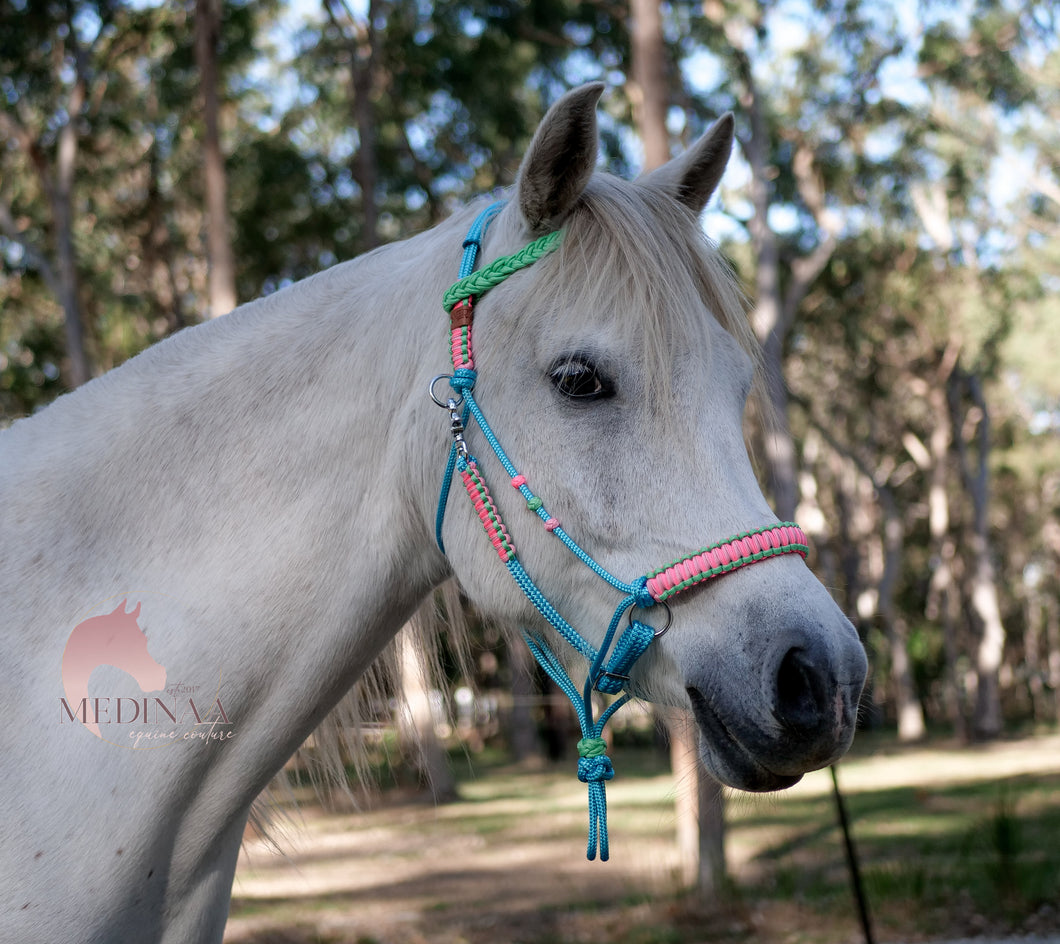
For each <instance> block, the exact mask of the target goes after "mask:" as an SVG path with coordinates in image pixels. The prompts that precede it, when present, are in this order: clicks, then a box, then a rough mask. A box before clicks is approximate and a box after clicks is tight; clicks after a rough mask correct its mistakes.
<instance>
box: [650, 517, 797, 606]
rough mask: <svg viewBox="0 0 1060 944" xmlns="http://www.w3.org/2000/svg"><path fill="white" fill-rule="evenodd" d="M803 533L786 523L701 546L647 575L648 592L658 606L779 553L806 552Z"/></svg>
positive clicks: (795, 525) (792, 524) (795, 526)
mask: <svg viewBox="0 0 1060 944" xmlns="http://www.w3.org/2000/svg"><path fill="white" fill-rule="evenodd" d="M809 551H810V547H809V542H808V540H807V538H806V532H805V531H803V530H802V528H800V527H799V526H798V525H797V524H795V523H793V522H790V521H785V522H781V523H780V524H778V525H772V526H770V527H767V528H759V529H758V530H757V531H747V532H745V533H744V534H738V535H736V537H733V538H729V539H728V540H726V541H721V542H719V543H718V544H712V545H711V546H710V547H704V548H701V549H700V550H698V551H697V552H696V553H695V554H689V555H688V556H687V557H682V558H681V559H680V560H677V561H674V562H673V563H672V564H668V565H667V566H666V567H662V568H660V569H659V570H656V571H654V572H652V573H650V574H648V583H647V588H648V592H649V593H650V594H651V595H652V596H653V597H654V598H655V599H656V600H657V601H659V602H660V603H661V602H662V601H663V600H665V599H667V598H668V597H672V596H674V595H675V594H678V593H680V592H681V591H682V590H687V589H688V588H689V587H693V586H695V585H696V584H698V583H702V582H703V581H705V580H710V579H712V578H713V577H720V576H721V575H722V574H727V573H729V572H730V571H733V570H736V569H737V568H739V567H746V566H747V565H749V564H755V563H757V562H758V561H761V560H766V559H767V558H770V557H777V556H779V555H781V554H799V555H800V556H802V557H806V555H807V554H808V553H809Z"/></svg>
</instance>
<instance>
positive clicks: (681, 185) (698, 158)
mask: <svg viewBox="0 0 1060 944" xmlns="http://www.w3.org/2000/svg"><path fill="white" fill-rule="evenodd" d="M734 127H735V121H734V120H733V117H732V112H727V113H726V114H724V115H722V116H721V117H720V118H719V119H718V120H717V121H715V122H714V124H713V125H712V126H711V128H710V130H709V131H708V132H707V133H706V134H704V135H703V137H701V138H700V139H699V140H698V141H697V142H696V143H695V144H693V145H692V147H690V148H689V149H688V150H687V151H685V153H684V154H682V155H681V156H680V157H675V158H674V159H673V160H672V161H670V162H668V163H666V164H663V166H662V167H660V168H659V169H658V170H654V171H651V172H650V173H648V174H645V175H644V176H643V177H641V178H639V179H638V181H637V183H639V184H642V185H643V186H645V187H654V188H655V189H657V190H662V191H664V192H665V193H668V194H669V195H670V196H672V197H674V198H675V199H677V200H678V201H680V202H681V203H683V204H684V205H685V206H686V207H688V208H689V209H690V210H691V211H692V212H693V213H695V214H696V215H697V216H698V215H699V214H700V213H702V212H703V208H704V207H705V206H706V205H707V202H708V201H709V200H710V198H711V196H712V195H713V193H714V191H715V190H716V189H717V186H718V183H719V181H720V180H721V175H722V174H723V173H724V172H725V165H726V164H728V163H729V155H730V154H731V153H732V141H733V129H734Z"/></svg>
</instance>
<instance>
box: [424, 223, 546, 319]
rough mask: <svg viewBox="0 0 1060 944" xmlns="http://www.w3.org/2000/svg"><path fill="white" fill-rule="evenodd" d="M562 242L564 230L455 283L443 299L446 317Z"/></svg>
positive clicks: (538, 240)
mask: <svg viewBox="0 0 1060 944" xmlns="http://www.w3.org/2000/svg"><path fill="white" fill-rule="evenodd" d="M562 241H563V230H560V229H558V230H555V231H554V232H551V233H548V234H546V235H544V236H542V237H541V238H540V239H535V240H534V241H533V242H532V243H530V244H529V245H527V246H524V247H523V248H522V249H520V250H519V251H518V252H514V253H512V254H511V255H510V256H501V257H500V258H499V259H494V260H493V262H491V263H490V264H489V265H488V266H486V268H484V269H480V270H479V271H478V272H473V273H471V275H467V276H464V277H463V278H462V279H460V280H459V281H457V282H454V283H453V284H452V285H451V286H450V287H449V289H448V291H446V293H445V294H444V295H443V296H442V307H443V308H444V309H445V311H446V314H448V313H449V312H450V311H452V309H453V305H455V304H456V303H457V302H459V301H463V300H464V299H465V298H471V297H472V296H474V297H476V298H477V297H478V296H480V295H483V294H485V293H486V292H488V291H489V290H490V289H491V288H493V287H494V286H496V285H500V284H501V282H503V281H504V280H505V279H506V278H508V276H509V275H511V274H512V273H513V272H518V271H519V270H520V269H525V268H526V267H527V266H528V265H533V264H534V263H535V262H537V260H538V259H540V258H542V257H543V256H547V255H548V254H549V253H550V252H554V251H555V250H556V249H558V248H559V244H560V243H561V242H562Z"/></svg>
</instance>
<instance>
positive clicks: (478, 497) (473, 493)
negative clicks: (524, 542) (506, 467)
mask: <svg viewBox="0 0 1060 944" xmlns="http://www.w3.org/2000/svg"><path fill="white" fill-rule="evenodd" d="M460 477H461V478H462V479H463V480H464V488H466V489H467V493H468V495H469V496H470V498H471V501H472V503H473V504H474V506H475V511H476V513H477V514H478V517H479V520H480V521H481V522H482V527H483V528H485V529H486V534H487V536H488V537H489V539H490V543H491V544H492V545H493V548H494V550H495V551H496V552H497V556H498V557H499V558H500V559H501V560H502V561H503V562H504V563H505V564H507V563H508V560H509V558H511V557H514V556H515V545H514V544H513V543H512V539H511V537H510V536H509V535H508V530H507V528H505V527H504V522H503V521H501V516H500V512H498V511H497V506H496V505H494V504H493V498H492V497H491V496H490V493H489V489H488V488H486V483H485V482H484V481H483V480H482V477H481V476H480V475H479V471H478V466H476V465H475V462H474V460H473V459H472V460H469V461H468V463H467V465H466V466H465V467H464V468H462V469H460Z"/></svg>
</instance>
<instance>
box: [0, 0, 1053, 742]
mask: <svg viewBox="0 0 1060 944" xmlns="http://www.w3.org/2000/svg"><path fill="white" fill-rule="evenodd" d="M1058 8H1060V4H1057V3H1055V2H1046V0H1043V2H1030V3H1027V2H1015V0H1002V2H998V0H966V2H960V3H954V2H950V0H940V2H935V0H871V2H869V0H781V2H776V3H764V2H759V0H703V2H702V3H686V2H679V0H673V2H670V3H660V2H658V0H631V2H630V3H629V4H625V3H622V2H620V0H593V2H585V3H573V2H566V0H543V2H534V3H519V2H512V0H493V2H486V0H481V2H480V0H475V2H466V3H457V2H453V3H434V4H431V3H427V2H417V0H369V2H367V3H366V2H364V0H361V2H359V3H352V4H351V3H350V2H348V0H322V2H319V3H317V2H309V0H300V2H281V0H260V2H254V3H250V2H232V0H186V2H162V3H156V2H148V0H139V2H135V3H123V2H119V0H105V2H82V0H0V425H2V424H7V423H9V422H11V421H13V420H14V419H16V418H18V417H20V416H23V415H27V414H29V413H32V412H33V411H34V410H37V409H39V408H41V407H42V406H44V405H46V404H47V403H48V402H49V401H50V400H52V399H53V398H55V397H56V396H58V395H60V394H61V393H63V392H64V391H66V390H68V389H71V388H72V387H75V386H77V385H78V384H80V383H82V382H85V381H86V380H88V379H89V378H91V377H93V376H96V375H98V374H99V373H101V372H103V371H105V370H107V369H109V368H110V367H113V366H115V365H117V364H118V363H120V362H121V361H123V360H125V359H126V358H128V357H130V356H132V355H134V354H136V353H137V352H138V351H140V350H142V349H143V348H144V347H146V346H147V345H149V344H151V343H153V342H155V341H157V340H159V339H160V338H162V337H164V336H166V335H167V334H169V333H171V332H173V331H176V330H179V329H180V328H182V327H184V326H185V325H188V324H192V323H195V322H196V321H199V320H201V319H203V318H206V317H209V316H211V315H220V314H223V313H224V312H225V311H227V310H229V309H230V308H231V307H233V306H234V305H235V304H236V303H237V302H238V301H245V300H248V299H250V298H252V297H255V296H258V295H260V294H262V293H268V292H272V291H275V290H276V289H278V288H280V287H282V286H284V285H286V284H289V283H290V282H291V281H293V280H296V279H299V278H302V277H304V276H307V275H310V274H311V273H313V272H316V271H318V270H320V269H322V268H324V267H327V266H329V265H331V264H334V263H335V262H337V261H341V260H344V259H347V258H350V257H352V256H354V255H356V254H357V253H360V252H363V251H365V250H368V249H371V248H372V247H374V246H376V245H379V244H380V243H383V242H386V241H389V240H393V239H398V238H401V237H403V236H405V235H409V234H411V233H413V232H416V231H418V230H421V229H423V228H425V227H427V226H430V225H431V224H433V223H435V222H437V221H439V220H440V219H442V218H444V217H445V216H446V215H447V214H448V213H449V212H450V210H451V209H452V208H453V207H454V206H455V205H457V204H459V203H461V202H462V201H464V200H466V199H467V198H469V197H471V196H473V195H477V194H480V193H483V192H487V191H491V190H493V189H494V188H497V187H499V186H502V185H506V184H509V183H511V182H512V180H513V176H514V173H515V171H516V169H517V166H518V160H519V157H520V155H521V154H522V153H523V150H524V148H525V146H526V144H527V143H528V140H529V136H530V134H531V133H532V131H533V128H534V127H535V125H536V122H537V121H538V119H539V118H540V116H541V114H542V113H543V111H544V109H545V108H546V107H547V106H548V104H550V103H551V102H552V101H554V100H555V99H556V98H557V97H558V96H559V95H560V94H561V93H562V92H563V91H565V90H566V89H567V88H569V87H571V86H573V85H576V84H579V83H581V82H583V81H588V80H592V79H603V80H604V81H605V82H607V84H608V86H609V91H608V93H607V95H606V96H605V98H604V103H603V111H602V113H601V121H602V135H603V155H602V161H603V163H604V164H605V165H606V166H607V167H608V168H609V169H610V170H612V171H614V172H616V173H619V174H622V175H626V176H632V175H633V174H635V173H636V172H638V171H639V170H640V169H641V168H643V167H650V166H654V165H657V164H659V163H661V162H662V161H664V160H665V159H666V158H667V157H668V156H669V155H670V154H671V153H673V152H676V151H678V150H680V149H681V148H683V147H684V146H686V145H687V144H688V143H689V142H690V141H691V140H693V139H694V138H695V137H696V136H697V135H698V134H700V133H701V132H702V131H703V130H704V129H705V128H706V127H707V126H708V125H709V123H710V122H711V121H712V120H713V119H714V118H716V117H717V116H719V115H720V114H722V113H723V112H725V111H728V110H731V111H733V112H734V113H735V115H736V124H737V136H738V153H737V155H736V157H735V159H734V161H733V163H732V165H730V171H729V173H728V175H727V176H726V178H725V180H724V182H723V185H722V188H721V192H720V197H719V198H718V199H717V200H716V201H715V205H714V207H713V208H712V210H711V211H710V212H709V213H708V214H707V216H706V217H705V219H704V224H705V227H706V229H707V231H708V233H709V234H710V235H711V236H712V238H714V239H715V240H717V241H718V242H719V243H720V245H721V246H722V248H723V250H724V251H725V253H726V254H727V255H728V256H729V258H730V259H731V260H732V262H733V265H734V266H735V268H736V269H737V271H738V272H739V274H740V276H741V278H742V279H743V281H744V284H745V285H746V287H747V292H748V296H749V298H750V300H751V305H750V307H749V315H750V317H751V319H752V322H753V324H754V327H755V329H756V331H757V333H758V335H759V337H760V339H761V341H762V344H763V350H764V355H765V356H764V381H765V384H764V388H765V390H766V393H767V396H768V398H769V399H770V400H771V401H772V403H773V405H774V406H775V407H776V408H777V409H776V414H777V417H778V421H777V422H776V423H775V424H774V425H773V426H770V427H769V428H768V429H766V430H765V431H763V427H762V426H761V424H758V425H754V428H753V429H752V432H751V436H752V439H753V440H754V441H755V442H756V448H755V454H756V457H757V460H758V462H759V464H760V466H761V471H762V475H763V479H764V480H765V482H766V485H767V489H768V491H769V494H770V497H771V499H772V501H773V503H774V506H775V508H776V509H777V512H778V514H779V515H780V516H781V517H782V518H794V519H796V520H798V521H799V522H800V523H801V524H802V526H803V527H804V528H806V529H807V531H808V532H809V533H810V535H811V539H812V543H813V545H814V548H815V558H814V560H813V564H814V567H815V569H816V570H817V572H818V574H819V575H820V576H821V577H822V579H823V580H824V581H825V583H826V584H827V585H828V586H830V587H832V588H834V592H835V594H836V596H837V598H838V599H839V601H840V602H841V604H842V605H843V606H844V608H845V610H846V611H847V612H848V613H849V614H850V615H851V617H852V619H854V620H855V622H856V625H857V626H858V630H859V632H860V634H861V636H862V639H863V640H864V642H865V644H866V646H867V648H868V649H869V652H870V660H871V665H872V676H871V680H870V684H869V687H868V689H867V691H866V695H865V698H864V701H863V710H862V718H863V723H864V724H866V725H870V726H875V727H890V728H893V729H894V730H895V731H896V732H897V733H898V735H899V736H900V737H901V738H903V739H908V740H912V739H917V738H920V737H922V736H924V734H925V732H926V731H927V730H928V729H929V728H936V727H937V728H940V729H945V730H947V731H949V732H952V733H953V734H955V735H956V736H957V737H959V738H965V739H969V740H971V739H985V738H995V737H998V736H1000V735H1002V734H1003V733H1004V732H1006V730H1012V729H1014V728H1017V727H1024V728H1026V727H1027V726H1055V725H1056V724H1057V722H1058V721H1060V606H1058V598H1060V516H1058V512H1060V311H1058V309H1060V302H1058V299H1060V40H1058V33H1060V30H1058V22H1057V11H1058ZM495 642H496V640H493V642H491V641H490V640H489V639H484V640H482V641H481V642H480V647H481V648H483V649H486V648H489V646H491V645H493V644H494V643H495ZM498 645H499V644H498ZM500 660H501V661H500V668H499V669H498V668H497V667H496V665H494V668H493V669H491V671H493V672H494V674H495V675H497V674H498V673H499V676H502V677H503V676H504V674H505V672H507V671H508V666H507V657H506V656H505V655H504V654H503V653H502V654H501V656H500ZM513 674H514V673H513Z"/></svg>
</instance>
